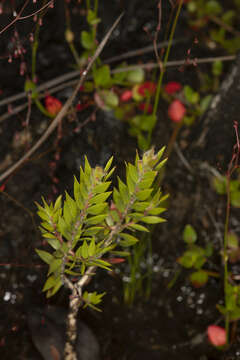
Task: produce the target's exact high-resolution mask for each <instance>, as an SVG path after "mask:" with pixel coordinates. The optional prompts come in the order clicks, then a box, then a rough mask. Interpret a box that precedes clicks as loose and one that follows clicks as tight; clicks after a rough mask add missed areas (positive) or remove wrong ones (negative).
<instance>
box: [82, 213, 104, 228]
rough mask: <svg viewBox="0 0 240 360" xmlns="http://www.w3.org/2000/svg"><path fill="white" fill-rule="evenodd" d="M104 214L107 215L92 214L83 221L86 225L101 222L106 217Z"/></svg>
mask: <svg viewBox="0 0 240 360" xmlns="http://www.w3.org/2000/svg"><path fill="white" fill-rule="evenodd" d="M106 216H107V214H102V215H96V216H92V217H90V218H88V219H87V220H86V221H85V222H86V224H88V225H96V224H101V223H102V222H103V221H104V219H105V218H106Z"/></svg>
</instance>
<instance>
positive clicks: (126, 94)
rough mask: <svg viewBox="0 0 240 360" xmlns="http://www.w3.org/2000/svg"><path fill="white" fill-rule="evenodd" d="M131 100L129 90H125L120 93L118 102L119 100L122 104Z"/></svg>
mask: <svg viewBox="0 0 240 360" xmlns="http://www.w3.org/2000/svg"><path fill="white" fill-rule="evenodd" d="M131 98H132V91H131V90H125V91H124V92H123V93H122V95H121V97H120V100H121V101H122V102H125V101H129V100H131Z"/></svg>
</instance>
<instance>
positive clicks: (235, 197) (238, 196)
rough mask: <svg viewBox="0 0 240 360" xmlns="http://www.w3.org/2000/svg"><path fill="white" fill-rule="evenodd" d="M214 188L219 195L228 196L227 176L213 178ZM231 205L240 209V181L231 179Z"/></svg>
mask: <svg viewBox="0 0 240 360" xmlns="http://www.w3.org/2000/svg"><path fill="white" fill-rule="evenodd" d="M212 184H213V187H214V189H215V191H216V192H217V193H218V194H219V195H225V194H227V176H224V175H220V176H215V177H214V178H213V182H212ZM229 191H230V203H231V205H232V206H234V207H237V208H239V207H240V181H239V179H238V178H237V179H230V183H229Z"/></svg>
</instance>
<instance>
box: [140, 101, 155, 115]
mask: <svg viewBox="0 0 240 360" xmlns="http://www.w3.org/2000/svg"><path fill="white" fill-rule="evenodd" d="M138 108H139V110H141V111H144V112H145V111H146V112H147V113H148V114H151V113H152V111H153V107H152V104H146V103H141V104H139V105H138Z"/></svg>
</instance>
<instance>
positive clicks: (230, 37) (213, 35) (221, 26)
mask: <svg viewBox="0 0 240 360" xmlns="http://www.w3.org/2000/svg"><path fill="white" fill-rule="evenodd" d="M234 3H235V4H234V5H233V9H231V10H229V11H225V10H224V7H223V6H222V1H220V0H192V1H190V2H188V4H187V9H188V12H189V25H190V26H192V27H194V28H195V29H196V30H199V29H200V28H204V29H205V30H206V31H205V32H204V36H205V39H206V35H207V34H208V36H209V38H210V39H211V41H214V42H216V43H217V44H219V45H220V46H222V47H223V48H224V49H225V50H227V51H229V52H230V53H235V52H236V51H238V50H239V48H240V39H239V35H238V33H237V31H235V30H234V25H235V26H236V27H237V16H236V15H237V14H238V12H239V0H235V1H234ZM216 26H217V27H216ZM236 30H237V28H236Z"/></svg>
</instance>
